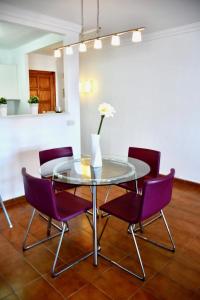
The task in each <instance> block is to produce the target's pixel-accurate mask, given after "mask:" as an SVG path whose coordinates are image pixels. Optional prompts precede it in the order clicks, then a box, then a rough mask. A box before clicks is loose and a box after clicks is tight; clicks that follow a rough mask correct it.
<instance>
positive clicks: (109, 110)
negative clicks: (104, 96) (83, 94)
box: [98, 102, 116, 118]
mask: <svg viewBox="0 0 200 300" xmlns="http://www.w3.org/2000/svg"><path fill="white" fill-rule="evenodd" d="M98 111H99V113H100V115H101V116H105V117H106V118H109V117H113V116H114V113H115V112H116V111H115V109H114V107H113V106H112V105H110V104H109V103H105V102H104V103H101V104H100V105H99V107H98Z"/></svg>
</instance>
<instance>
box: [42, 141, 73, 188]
mask: <svg viewBox="0 0 200 300" xmlns="http://www.w3.org/2000/svg"><path fill="white" fill-rule="evenodd" d="M62 157H73V150H72V147H61V148H53V149H48V150H42V151H40V152H39V159H40V166H41V165H43V164H44V163H46V162H48V161H50V160H54V159H57V158H62ZM53 186H54V189H55V191H56V192H59V191H63V190H68V189H71V188H75V190H74V194H75V193H76V188H77V185H73V184H69V183H60V182H53Z"/></svg>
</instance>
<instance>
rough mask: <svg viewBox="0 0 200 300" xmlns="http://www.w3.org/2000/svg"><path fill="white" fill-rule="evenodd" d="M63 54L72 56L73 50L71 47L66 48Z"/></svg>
mask: <svg viewBox="0 0 200 300" xmlns="http://www.w3.org/2000/svg"><path fill="white" fill-rule="evenodd" d="M65 53H66V54H67V55H72V54H73V48H72V46H68V47H66V48H65Z"/></svg>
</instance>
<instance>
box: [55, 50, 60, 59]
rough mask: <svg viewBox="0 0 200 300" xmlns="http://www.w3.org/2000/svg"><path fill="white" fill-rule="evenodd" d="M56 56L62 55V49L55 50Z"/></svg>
mask: <svg viewBox="0 0 200 300" xmlns="http://www.w3.org/2000/svg"><path fill="white" fill-rule="evenodd" d="M54 57H61V51H60V49H56V50H54Z"/></svg>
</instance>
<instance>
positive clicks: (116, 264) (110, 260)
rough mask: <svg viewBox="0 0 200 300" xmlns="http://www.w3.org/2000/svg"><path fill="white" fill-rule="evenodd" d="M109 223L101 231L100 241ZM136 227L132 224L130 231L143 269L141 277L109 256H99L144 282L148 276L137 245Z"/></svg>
mask: <svg viewBox="0 0 200 300" xmlns="http://www.w3.org/2000/svg"><path fill="white" fill-rule="evenodd" d="M109 217H110V216H109ZM107 223H108V218H107V220H106V222H105V224H104V226H103V229H102V231H101V234H100V236H99V241H100V240H101V238H102V235H103V233H104V231H105V228H106V225H107ZM134 227H135V225H132V224H131V225H130V230H131V234H132V237H133V242H134V245H135V248H136V252H137V257H138V261H139V264H140V268H141V272H142V275H139V274H136V273H134V272H132V271H131V270H129V269H127V268H125V267H123V266H122V265H120V264H118V263H117V262H116V261H114V260H112V259H110V258H109V257H107V256H105V255H103V254H101V253H99V256H101V257H102V258H104V259H105V260H107V261H109V262H111V263H112V264H114V265H115V266H117V267H118V268H120V269H122V270H124V271H125V272H127V273H129V274H131V275H133V276H134V277H137V278H138V279H140V280H143V281H144V280H145V276H146V275H145V271H144V266H143V262H142V258H141V255H140V251H139V248H138V244H137V241H136V238H135V233H134Z"/></svg>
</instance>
